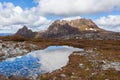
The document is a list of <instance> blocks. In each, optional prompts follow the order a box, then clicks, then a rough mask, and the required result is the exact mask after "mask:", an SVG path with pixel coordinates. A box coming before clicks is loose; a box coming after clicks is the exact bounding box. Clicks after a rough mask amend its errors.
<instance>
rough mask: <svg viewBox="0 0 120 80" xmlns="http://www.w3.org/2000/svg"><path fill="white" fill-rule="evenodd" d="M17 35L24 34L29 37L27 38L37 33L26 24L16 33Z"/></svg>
mask: <svg viewBox="0 0 120 80" xmlns="http://www.w3.org/2000/svg"><path fill="white" fill-rule="evenodd" d="M15 35H18V36H23V37H27V38H32V37H34V36H35V35H36V32H32V30H30V29H28V28H27V27H26V26H24V27H23V28H21V29H19V30H18V31H17V32H16V33H15Z"/></svg>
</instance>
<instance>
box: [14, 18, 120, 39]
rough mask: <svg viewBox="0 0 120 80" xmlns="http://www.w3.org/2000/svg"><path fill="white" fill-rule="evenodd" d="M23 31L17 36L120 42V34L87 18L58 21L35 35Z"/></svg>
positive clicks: (24, 28) (29, 31)
mask: <svg viewBox="0 0 120 80" xmlns="http://www.w3.org/2000/svg"><path fill="white" fill-rule="evenodd" d="M22 30H23V32H22ZM22 30H21V29H19V30H18V32H17V33H16V34H17V35H20V36H24V37H29V38H33V37H35V38H45V39H71V38H75V39H91V40H92V39H96V40H106V39H107V40H108V39H110V40H111V39H113V40H120V33H118V32H112V31H107V30H104V29H101V28H99V27H98V26H97V25H96V24H95V23H94V22H93V21H92V20H91V19H85V18H81V19H76V20H71V21H66V20H62V21H60V20H56V21H54V22H53V23H52V24H51V25H50V26H49V28H48V29H47V30H46V31H44V32H36V33H35V32H32V30H28V29H26V27H23V28H22ZM23 33H24V34H23ZM27 35H29V36H27Z"/></svg>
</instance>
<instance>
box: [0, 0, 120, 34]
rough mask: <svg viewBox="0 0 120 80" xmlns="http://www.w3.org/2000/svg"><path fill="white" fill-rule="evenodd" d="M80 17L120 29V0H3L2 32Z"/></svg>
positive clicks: (0, 8)
mask: <svg viewBox="0 0 120 80" xmlns="http://www.w3.org/2000/svg"><path fill="white" fill-rule="evenodd" d="M80 18H87V19H92V20H93V21H94V22H95V23H96V24H97V25H98V26H99V27H100V28H103V29H106V30H110V31H115V32H120V0H0V33H15V32H16V31H17V30H18V29H20V28H22V27H23V26H24V25H26V26H27V27H28V28H29V29H32V30H33V31H43V30H46V29H47V28H48V27H49V25H50V24H51V23H52V22H54V21H55V20H58V19H60V20H73V19H80Z"/></svg>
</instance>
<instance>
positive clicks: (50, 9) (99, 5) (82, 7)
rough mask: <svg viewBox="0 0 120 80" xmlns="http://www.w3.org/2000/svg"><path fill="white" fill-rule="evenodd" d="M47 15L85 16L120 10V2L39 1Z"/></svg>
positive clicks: (112, 0) (100, 0) (119, 0)
mask: <svg viewBox="0 0 120 80" xmlns="http://www.w3.org/2000/svg"><path fill="white" fill-rule="evenodd" d="M37 1H38V3H39V8H40V11H41V12H42V13H43V14H46V15H61V16H73V15H83V14H84V15H85V14H95V13H101V12H108V11H112V10H115V9H120V5H119V3H120V0H37Z"/></svg>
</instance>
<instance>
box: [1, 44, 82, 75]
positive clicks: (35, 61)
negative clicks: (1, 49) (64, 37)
mask: <svg viewBox="0 0 120 80" xmlns="http://www.w3.org/2000/svg"><path fill="white" fill-rule="evenodd" d="M81 50H82V49H79V48H73V47H68V46H50V47H48V48H46V49H44V50H37V51H33V52H30V53H28V54H27V55H24V56H19V57H15V58H9V59H6V60H4V61H2V62H0V74H4V75H6V76H10V75H16V76H17V75H18V76H26V77H30V76H36V75H38V74H42V73H46V72H52V71H54V70H56V69H60V68H61V67H64V66H66V65H67V63H68V61H69V58H68V57H69V55H70V54H72V52H73V51H81Z"/></svg>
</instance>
